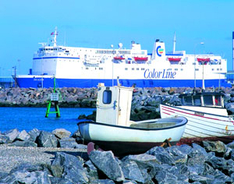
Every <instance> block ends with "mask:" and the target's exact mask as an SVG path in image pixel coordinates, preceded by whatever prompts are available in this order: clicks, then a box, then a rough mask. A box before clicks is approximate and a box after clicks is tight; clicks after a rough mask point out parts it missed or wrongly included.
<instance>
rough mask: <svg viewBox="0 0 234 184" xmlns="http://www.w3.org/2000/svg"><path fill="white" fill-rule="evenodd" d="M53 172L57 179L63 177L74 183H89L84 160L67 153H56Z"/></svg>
mask: <svg viewBox="0 0 234 184" xmlns="http://www.w3.org/2000/svg"><path fill="white" fill-rule="evenodd" d="M51 172H52V174H53V176H55V177H62V178H64V179H66V180H68V181H70V182H72V183H88V181H89V179H88V176H87V171H86V170H85V169H84V168H83V160H82V158H80V157H75V156H73V155H69V154H66V153H63V152H61V153H59V152H57V153H56V156H55V159H54V160H53V162H52V164H51Z"/></svg>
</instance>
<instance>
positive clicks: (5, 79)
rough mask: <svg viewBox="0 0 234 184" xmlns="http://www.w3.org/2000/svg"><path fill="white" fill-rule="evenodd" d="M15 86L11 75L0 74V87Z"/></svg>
mask: <svg viewBox="0 0 234 184" xmlns="http://www.w3.org/2000/svg"><path fill="white" fill-rule="evenodd" d="M14 86H15V81H14V79H13V78H12V76H0V88H10V87H14Z"/></svg>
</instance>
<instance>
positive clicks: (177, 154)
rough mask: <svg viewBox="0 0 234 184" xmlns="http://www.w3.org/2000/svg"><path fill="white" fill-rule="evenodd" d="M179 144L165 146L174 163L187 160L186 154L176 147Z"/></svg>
mask: <svg viewBox="0 0 234 184" xmlns="http://www.w3.org/2000/svg"><path fill="white" fill-rule="evenodd" d="M178 147H179V146H172V147H168V148H166V150H167V152H168V153H169V155H171V156H172V157H173V160H174V161H175V163H183V164H185V163H186V162H187V160H188V155H187V154H185V153H184V152H182V151H181V150H180V149H178Z"/></svg>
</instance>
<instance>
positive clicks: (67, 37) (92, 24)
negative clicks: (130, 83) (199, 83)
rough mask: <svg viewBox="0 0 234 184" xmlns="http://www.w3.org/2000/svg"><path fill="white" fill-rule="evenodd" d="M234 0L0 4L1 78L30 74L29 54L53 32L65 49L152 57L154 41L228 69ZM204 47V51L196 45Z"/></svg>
mask: <svg viewBox="0 0 234 184" xmlns="http://www.w3.org/2000/svg"><path fill="white" fill-rule="evenodd" d="M233 9H234V1H232V0H206V1H205V0H196V1H191V0H163V1H162V0H160V1H159V0H118V1H117V0H86V1H81V0H66V1H65V0H20V1H19V0H10V1H9V0H0V76H2V75H11V74H12V67H13V66H17V68H18V71H17V72H18V74H28V70H29V68H31V67H32V58H33V53H34V52H35V51H37V49H38V47H39V44H38V43H40V42H47V40H48V39H50V33H51V32H53V31H54V28H55V27H56V26H57V27H58V31H59V37H58V42H59V43H60V44H64V43H65V44H66V45H67V46H77V47H78V46H79V47H99V48H109V47H110V45H111V44H113V45H114V46H115V47H117V45H118V43H120V42H121V43H123V45H124V47H126V48H129V47H130V42H131V41H132V40H135V41H136V42H137V43H141V45H142V49H147V50H148V52H149V53H151V52H152V48H153V43H154V41H155V39H157V38H159V39H160V40H162V41H164V42H165V44H166V51H172V47H173V36H174V33H175V32H176V38H177V45H176V50H186V51H187V53H190V54H193V53H208V52H212V53H214V54H218V55H221V56H222V57H224V58H226V59H227V60H228V69H232V31H234V13H233ZM200 42H204V43H205V44H204V45H199V43H200Z"/></svg>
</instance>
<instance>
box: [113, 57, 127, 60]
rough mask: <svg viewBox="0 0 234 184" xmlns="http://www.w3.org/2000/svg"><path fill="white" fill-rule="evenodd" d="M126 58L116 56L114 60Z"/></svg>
mask: <svg viewBox="0 0 234 184" xmlns="http://www.w3.org/2000/svg"><path fill="white" fill-rule="evenodd" d="M124 59H125V58H124V57H123V56H115V57H114V60H124Z"/></svg>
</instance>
